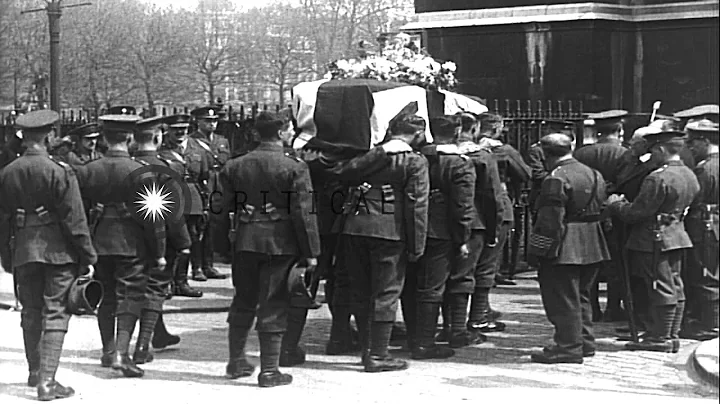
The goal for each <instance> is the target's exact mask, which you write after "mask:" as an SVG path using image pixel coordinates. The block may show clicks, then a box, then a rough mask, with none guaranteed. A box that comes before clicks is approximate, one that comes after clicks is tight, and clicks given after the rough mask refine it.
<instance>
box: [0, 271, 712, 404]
mask: <svg viewBox="0 0 720 404" xmlns="http://www.w3.org/2000/svg"><path fill="white" fill-rule="evenodd" d="M221 270H222V271H224V272H227V271H228V269H227V267H221ZM531 276H532V274H523V277H524V278H525V279H520V280H519V281H518V285H517V286H508V287H501V288H497V289H494V291H493V294H492V295H491V301H492V304H493V307H494V308H495V309H498V310H501V311H502V312H504V313H505V315H504V316H503V318H502V320H503V321H505V322H506V323H507V325H508V327H507V330H506V332H503V333H496V334H490V335H489V341H488V342H487V343H485V344H482V345H479V346H476V347H471V348H465V349H461V350H458V351H457V354H456V356H455V357H453V358H450V359H448V360H445V361H438V360H436V361H424V362H420V361H411V363H410V368H409V369H408V370H407V371H404V372H391V373H384V374H366V373H363V372H362V371H361V370H362V368H361V366H360V365H359V358H358V357H356V356H337V357H330V356H325V355H323V351H324V344H325V341H326V339H327V335H328V332H329V328H330V314H329V312H328V310H327V306H323V307H322V308H321V309H319V310H315V311H312V312H311V316H310V319H309V321H308V325H307V328H306V332H305V334H304V336H303V342H304V345H305V347H306V349H307V351H308V354H309V355H308V362H307V363H306V364H305V365H303V366H302V367H299V368H293V369H286V371H287V372H289V373H290V374H292V375H293V377H294V378H295V380H294V383H293V384H292V385H290V386H286V387H280V388H274V389H260V388H258V387H256V383H257V381H256V376H253V377H250V378H247V379H239V380H234V381H228V380H225V379H224V378H223V377H222V376H223V374H224V370H225V361H226V358H227V324H226V322H225V319H226V314H225V313H220V312H210V313H185V312H183V313H175V314H169V315H167V316H166V322H167V324H168V328H169V329H170V330H171V331H172V332H174V333H177V334H179V335H180V336H181V337H182V341H181V343H180V344H179V345H178V346H177V347H176V348H174V349H167V350H163V351H158V352H156V355H155V356H156V360H155V361H154V362H152V363H150V364H147V365H144V366H142V367H143V368H144V369H145V370H146V374H145V377H144V378H142V379H125V378H122V377H121V376H120V375H119V374H118V373H117V372H115V371H112V370H109V369H104V368H101V367H100V366H99V356H100V352H99V351H100V347H101V344H100V339H99V335H98V331H97V324H96V321H95V319H94V318H93V317H75V318H73V319H72V321H71V324H70V332H69V333H68V336H67V339H66V344H65V351H64V353H63V359H62V363H61V368H60V371H59V372H58V379H59V380H60V381H61V382H62V383H65V384H68V385H71V386H73V387H74V388H75V389H76V390H77V392H78V394H77V396H76V397H73V398H71V399H67V400H63V401H62V402H63V403H68V404H69V403H73V402H89V403H96V402H98V403H99V402H103V403H115V402H133V401H135V402H142V403H144V402H149V401H150V399H151V398H152V399H157V400H162V401H163V402H172V403H197V402H199V401H201V402H212V401H219V400H228V399H238V398H239V399H241V400H243V401H246V400H251V402H252V400H255V399H257V400H263V402H279V401H280V400H287V401H288V402H294V403H295V402H317V401H318V400H322V401H324V402H342V403H343V404H346V403H385V402H390V401H398V402H405V401H407V400H412V402H413V403H425V402H433V403H437V402H438V401H441V400H442V401H447V402H460V401H466V400H468V401H469V400H473V401H480V400H503V402H519V401H521V400H522V401H527V400H532V402H545V401H546V399H547V400H552V402H570V400H584V401H590V402H599V401H603V402H605V403H607V402H609V400H619V401H618V402H628V401H632V402H633V403H637V402H652V403H654V404H657V403H664V402H668V403H670V402H672V403H678V402H685V401H687V402H717V400H718V390H717V389H716V388H715V387H713V386H710V385H709V384H707V383H704V382H702V381H701V380H700V378H699V377H698V376H697V375H696V374H695V372H694V371H693V370H692V366H691V360H690V359H691V354H692V352H693V351H694V349H695V347H696V346H697V345H698V344H697V343H693V342H690V341H683V345H682V349H681V351H680V352H679V353H678V354H674V355H673V354H661V353H652V352H626V351H623V350H622V344H623V343H619V342H616V341H614V338H613V329H614V327H616V326H618V325H619V324H599V325H598V326H597V327H596V334H597V336H598V344H599V346H598V348H599V352H598V354H597V356H595V357H594V358H590V359H587V360H586V362H585V364H584V365H541V364H534V363H531V362H530V358H529V354H530V352H532V351H533V350H534V349H538V348H540V347H542V346H543V345H545V344H547V343H548V342H549V341H550V340H551V338H552V327H551V325H550V324H549V323H548V321H547V319H546V318H545V315H544V312H543V307H542V303H541V301H540V296H539V288H538V285H537V282H536V281H535V280H534V279H532V278H531ZM1 285H2V278H0V286H1ZM193 286H197V287H200V288H201V289H203V290H204V291H205V297H203V298H202V299H190V298H174V299H172V300H171V301H169V302H168V308H169V309H173V308H175V309H178V308H183V307H184V308H193V307H195V308H198V307H204V306H207V307H211V308H221V307H223V306H227V305H228V304H229V301H230V299H231V298H232V287H231V285H230V281H229V280H211V281H208V282H205V283H193ZM0 290H1V289H0ZM2 296H3V295H2V291H0V301H2V299H1V298H2ZM19 323H20V316H19V314H18V313H16V312H11V311H6V310H1V311H0V327H2V329H3V331H1V332H0V402H2V403H3V404H4V403H15V402H27V400H34V399H35V391H34V389H32V388H28V387H26V386H25V384H24V383H25V380H26V378H27V370H26V363H25V358H24V353H23V343H22V333H21V332H20V328H19ZM248 353H249V356H250V360H251V362H253V363H256V364H258V363H259V358H258V355H259V347H258V341H257V338H256V336H255V335H253V336H252V337H251V339H250V341H249V346H248ZM394 354H395V355H397V356H399V357H405V358H407V353H405V352H402V351H400V350H399V349H394ZM538 400H539V401H538Z"/></svg>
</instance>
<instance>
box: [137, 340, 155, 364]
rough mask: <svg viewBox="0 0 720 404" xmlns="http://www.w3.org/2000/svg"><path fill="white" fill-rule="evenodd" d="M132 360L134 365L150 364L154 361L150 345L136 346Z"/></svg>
mask: <svg viewBox="0 0 720 404" xmlns="http://www.w3.org/2000/svg"><path fill="white" fill-rule="evenodd" d="M132 359H133V362H134V363H135V364H136V365H142V364H144V363H150V362H152V361H153V360H154V359H155V356H154V355H153V353H152V351H151V350H150V344H147V343H146V344H144V345H136V346H135V353H134V354H133V358H132Z"/></svg>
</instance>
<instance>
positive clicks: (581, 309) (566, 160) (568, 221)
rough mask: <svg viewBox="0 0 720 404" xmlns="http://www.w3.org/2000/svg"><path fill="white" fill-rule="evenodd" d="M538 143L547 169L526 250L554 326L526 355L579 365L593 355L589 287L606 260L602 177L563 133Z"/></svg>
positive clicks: (593, 340)
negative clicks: (549, 342) (549, 337)
mask: <svg viewBox="0 0 720 404" xmlns="http://www.w3.org/2000/svg"><path fill="white" fill-rule="evenodd" d="M540 144H541V146H542V148H543V153H544V155H545V157H546V159H547V160H546V163H547V167H548V170H550V174H549V175H548V176H547V177H546V178H545V179H544V180H543V183H542V188H541V190H540V195H539V196H538V200H537V209H538V214H537V220H536V221H535V223H534V225H533V233H532V234H531V236H530V242H529V246H528V255H529V256H530V257H531V258H532V259H535V260H537V261H539V264H540V269H539V270H538V280H539V281H540V293H541V295H542V300H543V306H544V307H545V313H546V315H547V317H548V320H550V322H551V323H552V324H553V326H555V335H554V341H555V345H553V346H550V347H546V348H545V349H543V351H542V352H540V353H534V354H532V357H531V359H532V361H533V362H538V363H577V364H581V363H583V357H588V356H593V355H595V338H594V336H593V332H592V315H591V311H592V309H591V307H590V288H591V286H592V284H593V282H594V281H595V277H596V276H597V273H598V268H599V264H601V263H602V262H603V261H607V260H609V259H610V253H609V252H608V248H607V244H606V241H605V237H604V235H603V232H602V228H601V226H600V209H601V206H602V203H603V201H604V200H605V198H606V194H605V180H604V179H603V177H602V174H600V173H599V172H598V171H597V170H593V169H592V168H590V167H588V166H586V165H584V164H582V163H580V162H579V161H577V160H575V159H574V158H573V156H572V139H571V138H570V137H569V136H567V135H565V134H561V133H555V134H550V135H547V136H544V137H543V138H542V139H540Z"/></svg>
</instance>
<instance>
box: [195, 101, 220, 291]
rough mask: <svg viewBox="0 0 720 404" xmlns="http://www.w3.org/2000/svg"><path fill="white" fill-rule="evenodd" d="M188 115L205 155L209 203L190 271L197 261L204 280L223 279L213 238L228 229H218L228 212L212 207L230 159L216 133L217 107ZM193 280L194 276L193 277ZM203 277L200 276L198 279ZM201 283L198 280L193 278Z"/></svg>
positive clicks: (218, 195) (196, 110) (198, 110)
mask: <svg viewBox="0 0 720 404" xmlns="http://www.w3.org/2000/svg"><path fill="white" fill-rule="evenodd" d="M190 114H191V115H192V116H193V117H194V118H195V120H196V121H197V131H195V132H193V133H191V134H190V137H191V138H192V139H195V140H196V141H197V145H198V146H200V147H201V148H202V149H203V150H204V151H205V155H206V160H207V162H208V169H209V174H208V175H209V177H208V181H207V184H208V198H210V200H209V201H208V203H209V204H212V205H211V206H210V209H209V215H208V222H207V223H206V225H205V228H204V234H203V241H202V248H196V249H195V251H194V252H193V258H192V260H193V271H194V270H195V269H194V268H195V265H196V263H197V262H199V263H200V267H201V270H202V275H204V277H205V278H207V279H225V278H227V275H226V274H221V273H219V272H218V271H217V270H216V269H215V268H214V267H213V254H214V253H215V250H214V245H213V244H214V243H213V235H214V234H215V228H216V227H218V226H219V227H227V226H221V224H222V223H223V221H226V220H227V212H224V211H223V210H222V209H219V206H218V208H217V209H215V208H214V207H215V206H216V205H219V202H220V201H219V199H220V190H219V184H218V179H217V176H218V173H219V172H220V170H221V169H222V168H223V166H224V165H225V163H226V162H227V161H228V159H229V158H230V143H228V140H227V139H225V137H224V136H221V135H219V134H217V133H215V130H217V125H218V119H219V118H220V109H219V108H217V107H202V108H196V109H194V110H192V111H191V112H190ZM193 277H194V275H193ZM199 278H202V276H199ZM196 280H200V279H196Z"/></svg>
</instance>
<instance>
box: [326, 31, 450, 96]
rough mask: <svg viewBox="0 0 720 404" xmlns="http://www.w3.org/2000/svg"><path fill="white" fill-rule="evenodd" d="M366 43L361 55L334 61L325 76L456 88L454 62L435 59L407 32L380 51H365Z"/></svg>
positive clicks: (328, 77) (361, 48) (432, 88)
mask: <svg viewBox="0 0 720 404" xmlns="http://www.w3.org/2000/svg"><path fill="white" fill-rule="evenodd" d="M364 43H365V42H364V41H361V43H360V45H359V46H360V49H359V53H360V57H359V59H349V60H347V59H340V60H336V61H334V62H331V63H330V64H329V65H328V73H327V74H326V75H325V78H327V79H331V80H343V79H374V80H380V81H393V82H400V83H407V84H411V85H416V86H420V87H423V88H426V89H430V90H453V89H454V88H455V86H457V84H458V82H457V79H455V71H456V70H457V66H456V65H455V63H454V62H451V61H447V62H440V61H437V60H435V59H434V58H433V57H431V56H430V55H429V54H428V53H427V52H426V51H425V50H424V49H418V48H417V47H416V46H415V44H414V43H412V42H411V41H410V36H409V35H407V34H399V35H397V36H396V37H395V40H394V41H392V42H390V43H389V44H388V45H386V46H385V47H384V48H383V50H382V51H381V52H380V54H379V55H377V54H373V53H372V52H369V51H365V49H364Z"/></svg>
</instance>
